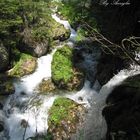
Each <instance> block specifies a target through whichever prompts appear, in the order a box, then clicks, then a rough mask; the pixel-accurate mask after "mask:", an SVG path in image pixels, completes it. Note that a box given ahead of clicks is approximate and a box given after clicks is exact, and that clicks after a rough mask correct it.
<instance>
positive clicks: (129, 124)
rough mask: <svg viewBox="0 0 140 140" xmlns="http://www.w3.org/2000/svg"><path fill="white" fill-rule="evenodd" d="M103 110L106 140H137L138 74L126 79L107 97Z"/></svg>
mask: <svg viewBox="0 0 140 140" xmlns="http://www.w3.org/2000/svg"><path fill="white" fill-rule="evenodd" d="M106 102H107V106H106V107H105V108H104V110H103V115H104V116H105V119H106V122H107V125H108V133H107V140H114V139H115V140H139V139H140V136H139V130H140V74H139V75H136V76H133V77H130V78H127V79H126V80H125V81H124V82H123V83H122V84H121V85H120V86H117V87H116V88H115V89H114V90H113V91H112V92H111V94H110V95H109V96H108V98H107V100H106Z"/></svg>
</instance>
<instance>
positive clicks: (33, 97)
mask: <svg viewBox="0 0 140 140" xmlns="http://www.w3.org/2000/svg"><path fill="white" fill-rule="evenodd" d="M52 17H53V18H54V19H55V20H56V21H58V22H59V23H61V24H63V25H64V27H65V28H67V29H70V30H71V36H70V40H69V42H71V41H73V40H74V38H75V37H76V35H77V34H76V31H75V30H73V29H72V28H71V26H70V24H69V23H68V21H64V20H60V19H59V18H58V17H57V16H56V15H52ZM55 51H56V49H55V50H53V52H52V53H51V54H48V55H46V56H42V57H40V58H39V59H38V67H37V69H36V71H35V72H34V73H33V74H31V75H28V76H24V77H22V78H21V79H20V81H15V82H14V86H15V90H16V91H15V94H13V95H11V96H9V98H8V99H7V101H6V103H5V105H4V112H5V128H6V130H5V136H2V137H1V140H7V139H8V140H23V139H25V140H26V139H27V138H29V137H34V136H35V135H36V134H38V133H44V132H46V131H47V128H48V123H47V118H48V110H49V108H50V107H51V106H52V104H53V101H54V100H55V98H57V96H45V95H44V96H43V95H37V94H36V93H34V89H35V88H36V86H37V85H38V84H39V83H40V82H41V81H42V79H43V78H45V79H46V78H50V77H51V61H52V57H53V54H54V52H55ZM87 93H88V94H87ZM65 96H66V97H68V98H71V99H73V100H75V101H77V102H78V103H84V104H85V106H89V100H90V97H91V96H92V92H91V89H90V86H89V82H88V81H86V82H85V85H84V87H83V89H82V90H81V91H79V92H77V93H72V94H71V95H65ZM79 97H82V98H83V100H82V101H79V100H78V98H79Z"/></svg>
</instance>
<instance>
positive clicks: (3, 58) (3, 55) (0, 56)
mask: <svg viewBox="0 0 140 140" xmlns="http://www.w3.org/2000/svg"><path fill="white" fill-rule="evenodd" d="M0 62H1V64H0V71H3V70H6V69H7V67H8V64H9V54H8V51H7V49H6V48H5V47H4V46H3V44H2V43H0Z"/></svg>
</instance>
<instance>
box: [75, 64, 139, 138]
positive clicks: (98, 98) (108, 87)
mask: <svg viewBox="0 0 140 140" xmlns="http://www.w3.org/2000/svg"><path fill="white" fill-rule="evenodd" d="M137 74H140V66H138V65H133V67H132V66H130V69H124V70H121V71H120V72H119V73H118V74H116V75H114V77H113V78H111V80H110V81H108V83H107V84H105V85H104V86H103V87H102V88H101V90H100V92H99V93H98V94H95V92H93V90H92V89H91V91H90V92H93V94H91V95H92V96H90V97H91V102H90V106H91V107H90V109H89V112H88V114H87V118H86V120H85V122H84V124H83V128H80V130H79V131H78V132H77V134H76V135H74V137H73V138H72V140H77V139H79V138H81V137H82V139H83V140H105V136H106V132H107V126H106V121H105V119H104V118H103V116H102V110H103V108H104V107H105V105H106V103H105V102H106V98H107V96H108V95H109V94H110V93H111V91H112V90H113V89H114V88H115V87H116V86H118V85H120V84H121V83H122V82H123V81H124V80H125V79H126V78H128V77H130V76H133V75H137Z"/></svg>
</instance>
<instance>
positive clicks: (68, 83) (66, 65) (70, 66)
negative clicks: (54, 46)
mask: <svg viewBox="0 0 140 140" xmlns="http://www.w3.org/2000/svg"><path fill="white" fill-rule="evenodd" d="M52 81H53V82H54V83H55V85H56V86H57V87H58V88H61V89H66V90H80V89H81V88H82V87H83V84H84V74H83V72H81V71H80V70H78V69H76V68H75V67H74V62H73V49H72V48H70V47H69V46H64V47H62V48H59V49H58V50H57V51H56V52H55V54H54V56H53V61H52Z"/></svg>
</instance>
